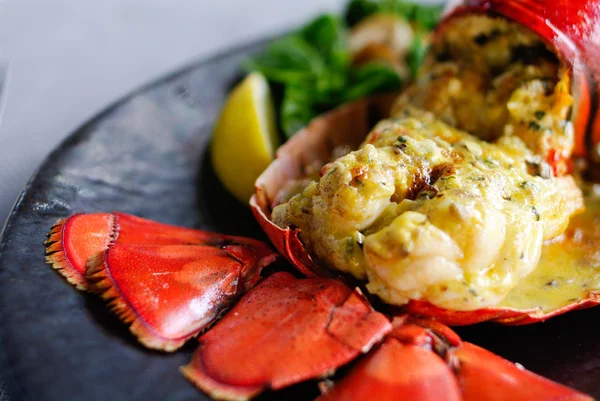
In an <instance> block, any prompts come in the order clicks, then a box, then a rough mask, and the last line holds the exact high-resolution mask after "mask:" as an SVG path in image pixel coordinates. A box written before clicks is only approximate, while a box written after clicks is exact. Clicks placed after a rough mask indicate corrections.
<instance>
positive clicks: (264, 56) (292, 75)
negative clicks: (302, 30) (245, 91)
mask: <svg viewBox="0 0 600 401" xmlns="http://www.w3.org/2000/svg"><path fill="white" fill-rule="evenodd" d="M244 68H245V69H246V70H248V71H258V72H260V73H262V74H263V75H264V76H265V77H266V78H267V79H268V80H269V81H274V82H280V83H297V82H298V81H309V80H314V79H315V77H316V76H317V75H319V74H321V73H322V71H324V70H326V66H325V63H324V61H323V59H322V57H321V56H320V54H319V52H318V51H316V50H315V49H314V48H313V47H312V46H311V45H310V44H308V43H307V42H306V40H304V39H303V38H302V37H300V36H298V35H293V36H288V37H286V38H282V39H278V40H276V41H275V42H273V43H272V44H271V45H270V46H269V47H268V48H267V49H266V51H264V52H263V53H260V54H258V55H257V56H255V57H254V58H251V59H249V60H246V61H245V62H244Z"/></svg>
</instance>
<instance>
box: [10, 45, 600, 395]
mask: <svg viewBox="0 0 600 401" xmlns="http://www.w3.org/2000/svg"><path fill="white" fill-rule="evenodd" d="M264 44H265V42H260V43H256V44H253V45H250V46H246V47H243V48H240V49H237V50H235V51H233V52H231V53H228V54H226V55H223V56H220V57H216V58H214V59H211V60H209V61H206V62H203V63H200V64H197V65H195V66H194V67H192V68H188V69H185V70H183V71H180V72H177V73H176V74H174V75H171V76H170V77H167V78H165V79H162V80H161V81H159V82H157V83H155V84H153V85H151V86H149V87H146V88H145V89H143V90H140V91H138V92H136V93H134V94H132V95H131V96H129V97H127V98H126V99H124V100H123V101H121V102H119V103H118V104H116V105H114V106H113V107H111V108H110V109H109V110H107V111H106V112H104V113H103V114H101V115H100V116H98V117H96V118H95V119H93V120H92V121H91V122H89V123H88V124H86V125H85V126H83V127H82V128H81V129H79V130H78V131H77V132H76V133H75V134H74V135H73V136H71V137H70V138H69V139H68V140H67V141H66V142H65V143H63V144H62V145H61V146H60V147H59V148H58V149H57V150H55V151H54V152H53V153H52V154H51V155H50V157H49V158H48V160H47V161H46V162H45V163H44V164H43V166H42V167H41V168H40V170H39V172H38V173H37V174H36V175H35V176H34V177H33V178H32V180H31V181H30V182H29V184H28V185H27V187H26V188H25V190H24V191H23V195H22V196H21V198H20V199H19V201H18V203H17V205H16V206H15V208H14V210H13V212H12V215H11V217H10V219H9V221H8V223H7V226H6V228H5V231H4V234H3V238H2V242H1V244H0V255H1V258H0V286H1V288H0V339H1V341H2V345H3V348H4V350H3V352H4V355H3V358H1V359H2V363H3V364H4V365H5V366H4V369H3V374H6V376H7V379H8V382H9V388H10V390H11V395H12V399H13V400H14V401H20V400H31V401H43V400H53V401H59V400H60V401H64V400H70V401H79V400H82V401H83V400H85V401H92V400H109V401H116V400H132V401H133V400H139V401H142V400H143V401H153V400H157V401H159V400H160V401H163V400H170V401H184V400H206V399H207V398H206V397H205V396H204V395H203V394H201V393H199V392H197V391H196V390H195V389H194V388H193V387H192V386H191V385H190V384H189V383H188V382H187V381H186V380H185V379H184V378H183V377H182V376H181V375H180V374H179V372H178V367H179V366H181V365H183V364H185V363H187V362H188V361H189V359H190V355H191V352H192V351H193V348H194V341H191V343H190V344H188V346H186V347H185V348H184V349H183V350H181V351H179V352H177V353H175V354H169V355H167V354H162V353H158V352H152V351H148V350H145V349H144V348H142V347H141V346H139V345H138V344H137V343H136V341H135V340H134V339H133V337H132V336H131V335H130V334H129V332H128V331H127V329H126V328H125V327H124V325H122V324H121V323H120V322H118V321H117V320H116V319H115V318H114V317H113V316H112V315H111V314H110V313H108V312H107V310H106V308H105V307H104V306H103V305H102V303H101V302H100V301H99V300H98V299H97V298H96V297H94V296H90V295H86V294H83V293H80V292H78V291H75V290H74V289H73V288H72V287H71V286H70V285H68V284H67V283H66V282H65V281H64V280H63V279H62V278H61V277H59V275H57V274H56V273H55V272H53V271H52V269H50V267H48V266H47V265H45V263H44V246H43V242H44V240H45V235H46V233H47V232H48V229H49V228H50V226H51V225H52V224H53V223H54V222H55V221H56V220H57V219H59V218H62V217H65V216H68V215H70V214H72V213H75V212H95V211H110V210H120V211H123V212H127V213H132V214H136V215H138V216H142V217H146V218H150V219H155V220H158V221H162V222H165V223H171V224H178V225H183V226H189V227H199V228H205V229H210V230H214V231H220V232H224V233H231V234H238V235H250V236H254V237H259V238H264V237H263V234H262V233H261V231H260V229H259V228H258V226H257V225H256V223H255V222H254V220H253V219H252V217H251V215H250V212H249V210H248V209H247V208H245V207H244V206H242V205H240V204H238V203H237V202H236V201H235V200H233V199H232V198H231V197H230V196H229V195H228V194H227V193H225V191H224V190H223V188H222V187H221V186H220V184H219V182H218V181H217V180H216V178H215V176H214V174H213V172H212V170H211V169H210V163H208V162H207V144H208V140H209V136H210V132H211V129H212V125H213V123H214V121H215V118H216V116H217V114H218V112H219V108H220V107H221V104H222V102H223V100H224V97H225V95H226V93H227V90H228V88H229V87H230V86H231V84H232V83H233V81H234V80H235V79H236V78H237V77H238V74H239V70H238V66H239V64H240V61H241V60H243V59H244V58H245V57H247V56H248V55H250V54H252V53H254V52H256V51H258V50H260V49H261V48H263V47H264ZM599 322H600V308H596V309H590V310H587V311H579V312H572V313H570V314H567V315H564V316H561V317H558V318H555V319H553V320H551V321H549V322H547V323H543V324H536V325H532V326H526V327H502V326H498V325H489V324H483V325H478V326H476V327H472V328H463V329H460V330H459V332H460V334H461V335H463V337H464V338H465V339H467V340H470V341H472V342H475V343H476V344H478V345H482V346H484V347H486V348H488V349H490V350H492V351H494V352H497V353H498V354H500V355H502V356H504V357H507V358H509V359H511V360H513V361H518V362H520V363H522V364H523V365H525V366H526V367H528V368H529V369H531V370H533V371H535V372H538V373H540V374H542V375H544V376H547V377H549V378H552V379H554V380H557V381H559V382H561V383H564V384H567V385H570V386H573V387H575V388H577V389H580V390H582V391H585V392H588V393H590V394H593V395H594V396H596V397H599V398H600V341H599V340H598V334H597V333H598V331H597V330H596V329H597V328H599V327H600V323H599ZM407 368H409V367H407ZM314 394H315V387H314V386H313V384H312V383H311V384H310V385H308V386H303V387H299V388H298V387H297V388H295V389H293V390H288V391H286V392H284V393H283V394H281V395H279V396H278V397H276V399H279V400H282V399H292V398H293V399H307V400H308V399H312V396H313V395H314ZM264 398H265V399H266V398H269V396H266V397H264ZM271 398H274V397H271Z"/></svg>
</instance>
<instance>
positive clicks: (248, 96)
mask: <svg viewBox="0 0 600 401" xmlns="http://www.w3.org/2000/svg"><path fill="white" fill-rule="evenodd" d="M278 146H279V139H278V135H277V128H276V125H275V108H274V106H273V100H272V97H271V91H270V89H269V85H268V83H267V80H266V79H265V77H264V76H262V75H261V74H259V73H256V72H254V73H252V74H250V75H248V76H247V77H246V78H245V79H244V80H243V81H242V82H241V83H239V84H238V85H237V86H236V87H235V88H234V89H233V90H232V91H231V93H230V94H229V96H228V98H227V100H226V101H225V105H224V106H223V110H222V111H221V115H220V117H219V119H218V120H217V124H216V125H215V128H214V132H213V138H212V144H211V156H212V166H213V169H214V170H215V172H216V174H217V176H218V177H219V179H220V180H221V182H222V183H223V185H224V186H225V188H227V190H229V191H230V192H231V193H232V194H233V195H234V196H235V197H236V198H237V199H239V200H240V201H241V202H244V203H247V202H248V201H249V200H250V197H251V196H252V194H253V193H254V181H256V179H257V178H258V176H259V175H260V174H261V173H262V172H263V171H264V170H265V169H266V168H267V166H268V165H269V163H271V161H273V158H274V157H275V151H276V150H277V147H278Z"/></svg>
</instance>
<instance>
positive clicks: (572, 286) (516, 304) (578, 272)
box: [500, 185, 600, 312]
mask: <svg viewBox="0 0 600 401" xmlns="http://www.w3.org/2000/svg"><path fill="white" fill-rule="evenodd" d="M584 188H585V190H586V191H585V192H586V195H585V208H586V209H585V212H583V213H582V214H580V215H577V216H575V217H574V218H573V219H572V221H571V224H570V225H569V228H568V229H567V231H565V233H564V234H563V235H561V236H559V237H558V238H556V239H554V240H552V241H549V242H548V243H546V244H545V245H544V247H543V249H542V257H541V259H540V262H539V264H538V266H537V268H536V269H535V270H534V271H533V273H531V274H530V275H529V276H527V277H526V278H524V279H523V280H521V282H520V283H519V285H518V286H517V287H516V288H514V289H513V290H512V291H511V292H509V293H508V295H507V296H506V298H505V299H504V300H503V301H502V303H500V305H501V306H506V307H509V308H516V309H530V308H541V309H542V310H543V311H544V312H551V311H553V310H555V309H558V308H561V307H563V306H566V305H569V304H571V303H573V302H577V301H579V300H582V299H585V298H586V297H587V294H588V292H589V291H595V292H599V290H600V248H599V247H598V244H600V187H599V186H598V185H596V186H592V187H589V186H587V185H586V186H584Z"/></svg>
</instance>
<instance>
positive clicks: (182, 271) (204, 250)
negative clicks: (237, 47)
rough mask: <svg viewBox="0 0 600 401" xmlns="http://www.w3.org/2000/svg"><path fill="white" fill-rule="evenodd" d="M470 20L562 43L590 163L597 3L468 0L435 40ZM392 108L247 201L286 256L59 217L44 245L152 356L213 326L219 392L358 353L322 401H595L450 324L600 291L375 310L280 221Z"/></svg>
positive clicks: (290, 153) (205, 352) (307, 153)
mask: <svg viewBox="0 0 600 401" xmlns="http://www.w3.org/2000/svg"><path fill="white" fill-rule="evenodd" d="M469 13H486V14H492V15H499V16H502V17H505V18H508V19H510V20H513V21H516V22H518V23H520V24H523V25H525V26H526V27H528V28H530V29H531V30H533V31H534V32H536V33H537V34H539V35H540V36H541V37H542V38H544V39H545V40H546V41H547V42H548V44H550V45H551V46H553V48H554V49H555V51H556V53H557V54H558V55H559V57H560V58H561V60H562V61H563V62H564V63H565V64H566V65H567V66H568V67H569V70H570V74H571V76H572V82H573V88H575V89H574V93H575V96H576V99H575V104H574V107H573V113H572V121H573V123H574V129H575V153H574V154H575V155H576V156H578V157H587V158H588V159H589V160H592V161H593V160H594V158H595V156H594V152H595V144H596V143H597V142H599V141H600V123H599V122H598V121H599V119H600V118H599V117H598V114H597V109H598V104H597V96H598V93H599V91H600V86H599V85H600V70H599V69H598V68H600V67H599V66H600V63H598V61H600V52H599V51H600V48H599V46H600V45H599V41H598V35H599V32H600V31H599V29H600V7H599V5H598V2H596V1H592V0H578V1H570V2H566V1H559V0H546V1H542V0H538V1H533V0H512V1H499V0H498V1H495V0H466V1H462V2H458V4H456V2H455V4H454V5H453V6H451V7H450V8H449V10H448V11H447V13H446V15H445V17H444V20H443V21H442V23H441V24H440V28H438V31H437V33H436V35H441V34H443V26H444V24H445V23H447V22H448V21H451V20H452V19H454V18H459V17H461V16H462V15H465V14H469ZM434 40H435V39H434ZM392 101H393V98H392V97H391V96H380V97H376V98H370V99H363V100H360V101H358V102H355V103H352V104H349V105H346V106H342V107H341V108H338V109H336V110H334V111H332V112H329V113H326V114H325V115H323V116H321V117H319V118H317V119H315V120H314V121H313V122H312V123H311V124H310V125H309V126H308V127H306V128H305V129H304V130H303V131H301V132H299V133H298V134H297V135H295V136H294V137H293V139H291V140H290V141H289V142H288V143H287V144H286V145H284V146H283V147H282V148H280V149H279V151H278V154H277V158H276V160H275V161H274V162H273V163H272V164H271V165H270V166H269V168H268V169H267V170H266V171H265V172H264V173H263V174H262V175H261V177H259V179H258V180H257V182H256V193H255V195H254V196H253V197H252V199H251V200H250V207H251V209H252V212H253V213H254V216H255V217H256V219H257V221H258V222H259V224H260V225H261V227H262V228H263V230H264V231H265V233H266V234H267V235H268V237H269V238H270V240H271V242H272V243H273V245H274V246H275V248H276V249H277V251H278V252H279V253H275V252H273V251H272V250H271V249H270V247H269V246H268V245H266V244H264V243H262V242H260V241H257V240H254V239H249V238H241V237H236V236H229V235H223V234H218V233H209V232H204V231H201V230H194V229H189V228H182V227H174V226H169V225H166V224H162V223H157V222H152V221H149V220H145V219H142V218H139V217H135V216H130V215H126V214H123V213H119V212H113V213H94V214H77V215H73V216H70V217H67V218H66V219H63V220H61V221H59V222H58V223H57V224H56V225H55V226H54V227H53V228H52V230H51V232H50V234H49V238H48V241H47V242H46V246H47V248H46V259H47V262H48V263H49V264H51V265H52V266H53V267H54V268H55V269H56V270H57V271H58V272H59V273H60V274H62V275H63V276H64V277H65V278H66V279H67V280H68V281H69V282H70V283H71V284H72V285H74V286H75V287H76V288H78V289H80V290H85V291H91V292H94V293H97V294H98V295H100V296H101V297H102V298H103V299H104V300H105V301H106V302H107V304H108V306H109V307H110V308H111V310H113V312H114V313H116V314H117V315H118V316H119V318H120V319H121V320H122V321H123V322H124V323H126V324H127V325H128V326H129V329H130V331H131V332H132V333H133V334H134V335H135V336H136V337H137V338H138V340H139V341H140V342H141V343H142V344H143V345H145V346H147V347H149V348H153V349H158V350H163V351H175V350H176V349H178V348H179V347H181V346H182V345H183V344H184V343H185V342H186V341H188V340H189V339H190V338H192V337H195V336H197V335H199V334H200V333H203V334H201V335H200V337H199V339H198V348H197V350H196V351H195V353H194V355H193V358H192V361H191V362H190V363H189V364H188V365H186V366H184V367H183V368H182V369H181V371H182V373H183V374H184V375H185V376H186V377H187V378H188V379H189V380H190V381H191V382H192V383H193V384H194V385H196V386H197V387H198V388H199V389H201V390H202V391H204V392H206V393H207V394H209V395H210V396H212V397H213V398H215V399H224V400H248V399H251V398H253V397H255V396H257V395H258V394H260V393H262V392H264V391H266V390H278V389H281V388H284V387H288V386H290V385H292V384H296V383H299V382H302V381H306V380H309V379H322V378H325V377H328V376H331V375H332V374H333V373H334V372H335V371H336V370H338V369H339V368H341V367H343V366H345V365H347V364H349V363H350V362H351V361H353V360H355V359H359V360H358V362H357V363H356V364H354V365H353V366H352V367H351V369H350V371H349V373H348V374H347V375H346V376H345V377H344V378H342V379H341V380H339V381H338V382H337V383H335V384H332V383H331V382H330V381H324V382H322V383H321V389H322V392H323V394H322V395H321V396H320V397H319V400H320V401H333V400H348V401H353V400H364V399H378V400H387V399H390V400H391V399H398V398H403V399H404V398H405V399H414V400H442V399H445V400H465V401H466V400H484V401H485V400H504V399H511V400H540V401H550V400H558V399H560V400H591V398H590V397H589V396H586V395H584V394H582V393H580V392H578V391H576V390H573V389H570V388H568V387H565V386H563V385H560V384H557V383H554V382H552V381H550V380H547V379H544V378H542V377H540V376H538V375H536V374H534V373H532V372H529V371H527V370H525V369H523V368H522V367H521V366H520V365H517V364H513V363H511V362H508V361H506V360H504V359H502V358H500V357H498V356H496V355H494V354H492V353H490V352H488V351H486V350H484V349H482V348H479V347H477V346H476V345H474V344H470V343H468V342H464V341H462V340H461V339H460V337H459V336H458V335H457V334H456V333H455V332H453V331H452V330H451V329H450V328H449V327H448V326H447V325H467V324H474V323H479V322H483V321H494V322H497V323H501V324H508V325H515V324H528V323H535V322H539V321H544V320H546V319H548V318H551V317H553V316H556V315H559V314H562V313H566V312H568V311H571V310H575V309H580V308H587V307H591V306H594V305H597V304H598V303H600V296H598V290H599V289H595V288H592V289H589V290H588V291H587V293H586V296H585V297H584V298H583V299H578V300H576V301H573V302H572V303H570V304H568V305H566V306H562V307H559V308H556V309H554V310H551V311H543V310H541V309H540V308H528V309H517V308H507V307H497V306H494V307H486V308H481V309H477V310H471V311H453V310H447V309H444V308H442V307H439V306H436V305H433V304H431V303H428V302H426V301H422V300H411V301H410V302H409V303H408V304H406V305H404V306H403V307H402V308H390V307H387V306H381V305H379V304H378V303H376V302H371V300H372V298H369V297H368V296H365V295H364V294H363V291H362V290H361V289H360V286H361V283H360V282H359V281H357V280H356V279H353V278H351V277H348V276H346V275H344V274H340V273H338V272H334V271H333V270H330V269H329V268H327V267H326V266H323V265H322V264H320V263H319V261H318V260H317V259H315V258H314V257H313V256H311V255H310V254H309V252H308V251H307V250H306V248H305V246H304V244H303V242H302V240H301V239H300V232H299V230H298V229H297V228H295V227H280V226H278V225H276V224H274V223H273V221H272V220H271V212H272V206H273V204H274V203H275V202H276V197H277V194H278V193H279V191H280V190H281V188H282V187H283V186H284V185H285V184H286V183H287V182H289V181H291V180H294V179H298V178H301V177H302V176H303V174H304V171H305V167H306V166H307V165H309V164H311V163H313V162H315V161H319V160H321V161H322V160H328V158H329V157H330V156H331V153H332V150H333V148H335V147H337V146H339V145H346V146H348V145H349V146H350V147H351V148H356V147H357V146H358V145H359V144H360V143H361V142H362V141H363V140H364V138H365V136H366V134H367V133H368V131H369V129H370V125H371V122H372V120H373V119H374V117H375V119H379V118H381V117H383V116H386V115H387V113H388V112H389V109H390V107H391V105H392ZM557 157H562V156H557ZM280 255H283V257H284V258H285V259H287V260H288V261H289V262H290V263H291V265H292V266H294V267H295V268H296V269H297V271H296V273H295V274H296V276H295V275H294V274H292V273H290V272H286V271H276V272H273V270H286V268H287V265H286V264H284V263H283V262H282V261H281V259H282V258H281V257H280ZM276 261H279V263H274V262H276ZM267 266H269V268H267ZM299 275H302V276H305V277H304V278H299V277H297V276H299ZM376 308H377V309H379V310H376ZM223 316H224V317H223ZM213 325H214V326H213ZM211 326H212V327H211Z"/></svg>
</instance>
